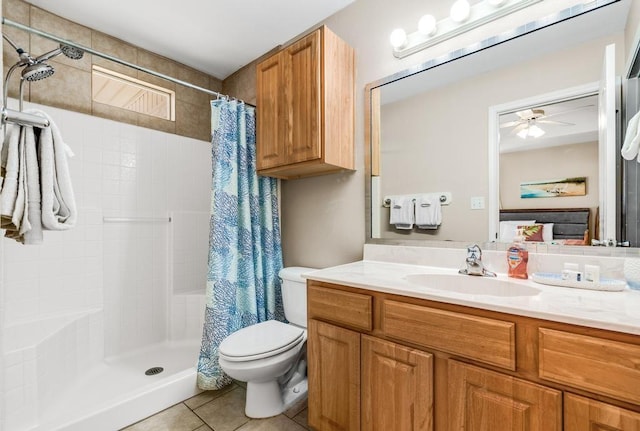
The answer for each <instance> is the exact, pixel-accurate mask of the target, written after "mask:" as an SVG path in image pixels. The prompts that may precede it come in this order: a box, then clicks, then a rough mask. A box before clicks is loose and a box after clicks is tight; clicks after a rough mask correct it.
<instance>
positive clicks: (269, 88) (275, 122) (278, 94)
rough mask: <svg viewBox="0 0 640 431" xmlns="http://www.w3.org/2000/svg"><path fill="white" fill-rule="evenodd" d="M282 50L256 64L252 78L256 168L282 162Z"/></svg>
mask: <svg viewBox="0 0 640 431" xmlns="http://www.w3.org/2000/svg"><path fill="white" fill-rule="evenodd" d="M285 58H286V57H285V55H284V53H279V54H276V55H274V56H272V57H270V58H268V59H267V60H265V61H263V62H262V63H260V64H259V65H258V70H257V77H256V98H257V106H259V107H260V109H256V121H257V123H256V131H257V136H256V146H257V151H256V153H257V160H256V165H257V169H258V170H260V169H267V168H272V167H275V166H280V165H282V164H284V163H286V156H287V154H286V139H287V136H286V129H285V127H284V123H283V122H282V118H284V117H285V116H286V109H287V108H286V101H285V90H284V87H283V84H284V63H283V62H284V60H285Z"/></svg>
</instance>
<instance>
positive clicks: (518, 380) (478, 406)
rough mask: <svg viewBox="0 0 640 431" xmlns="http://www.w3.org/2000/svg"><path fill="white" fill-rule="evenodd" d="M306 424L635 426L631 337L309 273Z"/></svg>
mask: <svg viewBox="0 0 640 431" xmlns="http://www.w3.org/2000/svg"><path fill="white" fill-rule="evenodd" d="M307 301H308V302H307V313H308V318H309V340H308V362H309V425H310V427H311V428H312V429H314V430H318V431H325V430H348V431H358V430H398V431H400V430H435V431H495V430H500V431H509V430H523V429H527V430H531V431H561V430H563V429H564V430H565V431H596V430H598V431H605V430H606V431H640V337H637V336H634V335H631V334H622V333H618V332H612V331H605V330H601V329H594V328H587V327H582V326H577V325H571V324H567V323H560V322H552V321H547V320H542V319H535V318H530V317H525V316H518V315H513V314H506V313H500V312H494V311H489V310H484V309H480V308H473V307H468V306H461V305H453V304H446V303H440V302H437V301H431V300H426V299H419V298H413V297H407V296H400V295H394V294H391V293H385V292H379V291H375V290H368V289H361V288H352V287H348V286H342V285H336V284H330V283H324V282H320V281H314V280H308V282H307Z"/></svg>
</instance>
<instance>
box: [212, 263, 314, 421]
mask: <svg viewBox="0 0 640 431" xmlns="http://www.w3.org/2000/svg"><path fill="white" fill-rule="evenodd" d="M313 270H314V269H313V268H304V267H290V268H283V269H282V270H280V273H279V275H280V279H281V280H282V302H283V305H284V314H285V317H286V318H287V320H288V321H289V323H282V322H279V321H276V320H268V321H266V322H261V323H257V324H255V325H251V326H247V327H246V328H242V329H240V330H238V331H236V332H234V333H232V334H230V335H229V336H227V337H226V338H225V339H224V340H222V343H220V347H219V349H218V353H219V358H218V361H219V364H220V367H221V368H222V369H223V370H224V372H225V373H227V375H228V376H229V377H231V378H233V379H235V380H238V381H241V382H247V399H246V404H245V414H246V415H247V416H248V417H250V418H266V417H271V416H276V415H279V414H280V413H282V412H283V411H285V410H286V409H287V408H289V407H290V406H292V405H294V404H295V403H297V402H298V401H302V400H303V399H304V397H306V394H307V377H306V340H307V329H306V328H307V286H306V280H305V279H304V278H302V274H305V273H307V272H310V271H313Z"/></svg>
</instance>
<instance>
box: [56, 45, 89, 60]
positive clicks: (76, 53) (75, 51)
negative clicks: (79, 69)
mask: <svg viewBox="0 0 640 431" xmlns="http://www.w3.org/2000/svg"><path fill="white" fill-rule="evenodd" d="M60 51H62V53H63V54H64V55H65V56H66V57H68V58H70V59H71V60H80V59H81V58H82V57H83V56H84V51H83V50H81V49H80V48H77V47H75V46H71V45H63V44H60Z"/></svg>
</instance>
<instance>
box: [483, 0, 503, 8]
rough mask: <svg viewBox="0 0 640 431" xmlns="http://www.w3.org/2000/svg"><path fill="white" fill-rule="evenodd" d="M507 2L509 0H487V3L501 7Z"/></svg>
mask: <svg viewBox="0 0 640 431" xmlns="http://www.w3.org/2000/svg"><path fill="white" fill-rule="evenodd" d="M506 2H507V0H487V3H489V4H490V5H491V6H493V7H500V6H502V5H503V4H505V3H506Z"/></svg>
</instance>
